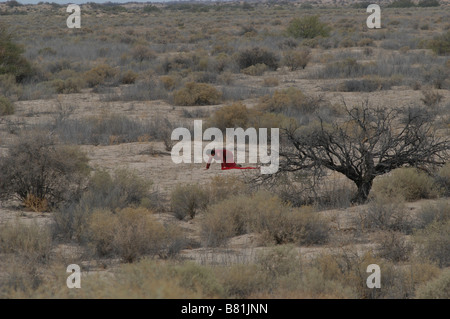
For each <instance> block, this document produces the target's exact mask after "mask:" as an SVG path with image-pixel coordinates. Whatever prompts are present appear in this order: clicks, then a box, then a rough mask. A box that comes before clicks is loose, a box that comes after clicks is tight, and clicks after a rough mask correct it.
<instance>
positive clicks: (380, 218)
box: [359, 196, 412, 232]
mask: <svg viewBox="0 0 450 319" xmlns="http://www.w3.org/2000/svg"><path fill="white" fill-rule="evenodd" d="M359 217H360V220H361V227H362V228H363V229H368V230H376V229H379V230H393V231H403V232H410V231H411V229H412V221H411V220H410V218H409V217H408V215H407V213H406V207H405V204H404V201H403V199H402V198H401V197H395V198H387V197H384V196H378V197H376V198H373V199H372V200H371V201H370V202H369V204H368V205H367V208H366V209H365V211H364V212H362V213H361V214H360V216H359Z"/></svg>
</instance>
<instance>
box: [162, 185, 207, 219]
mask: <svg viewBox="0 0 450 319" xmlns="http://www.w3.org/2000/svg"><path fill="white" fill-rule="evenodd" d="M170 201H171V206H172V212H173V215H174V216H175V217H176V218H178V219H180V220H183V219H184V218H186V216H189V217H190V218H191V219H193V218H194V217H195V215H196V214H197V212H198V211H201V210H203V209H205V208H206V206H207V205H208V201H209V199H208V192H207V191H206V190H205V189H204V188H202V187H200V186H199V185H197V184H188V185H177V186H176V187H175V189H174V190H173V191H172V193H171V195H170Z"/></svg>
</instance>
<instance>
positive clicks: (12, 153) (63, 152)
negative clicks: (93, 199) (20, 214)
mask: <svg viewBox="0 0 450 319" xmlns="http://www.w3.org/2000/svg"><path fill="white" fill-rule="evenodd" d="M88 173H89V167H88V159H87V157H86V155H85V154H84V153H82V152H81V151H80V150H79V149H78V147H75V146H62V145H58V144H57V143H56V140H55V138H53V137H51V136H50V135H49V134H46V133H44V132H37V131H34V132H28V134H24V135H23V136H21V137H20V138H19V139H18V141H17V142H15V143H14V144H13V145H11V147H10V148H9V154H8V155H7V156H6V157H4V158H2V160H1V162H0V196H1V197H2V198H10V197H11V196H16V197H18V198H20V199H21V200H22V201H25V200H27V199H28V200H30V199H31V198H30V196H33V197H32V198H33V200H34V201H36V200H38V201H44V200H46V201H47V202H48V204H49V206H50V207H53V206H54V205H55V204H57V203H60V202H62V201H66V200H69V199H70V200H73V199H77V198H79V196H80V194H81V190H82V188H83V187H84V186H85V185H84V183H85V182H86V180H87V177H88Z"/></svg>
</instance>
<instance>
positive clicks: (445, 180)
mask: <svg viewBox="0 0 450 319" xmlns="http://www.w3.org/2000/svg"><path fill="white" fill-rule="evenodd" d="M434 179H435V181H436V183H437V185H438V186H439V187H440V188H441V190H440V191H441V193H442V195H444V196H450V163H447V164H445V165H444V166H442V167H441V168H440V169H439V170H438V172H437V174H436V176H435V177H434Z"/></svg>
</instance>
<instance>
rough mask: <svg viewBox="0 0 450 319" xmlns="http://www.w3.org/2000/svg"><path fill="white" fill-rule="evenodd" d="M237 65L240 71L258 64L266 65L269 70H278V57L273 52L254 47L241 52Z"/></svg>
mask: <svg viewBox="0 0 450 319" xmlns="http://www.w3.org/2000/svg"><path fill="white" fill-rule="evenodd" d="M237 63H238V65H239V69H240V70H242V69H246V68H248V67H251V66H256V65H257V64H265V65H266V66H267V67H268V68H269V69H271V70H276V69H277V68H278V57H277V56H276V55H275V53H273V52H271V51H268V50H266V49H262V48H258V47H254V48H251V49H247V50H244V51H241V52H239V53H238V56H237Z"/></svg>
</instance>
